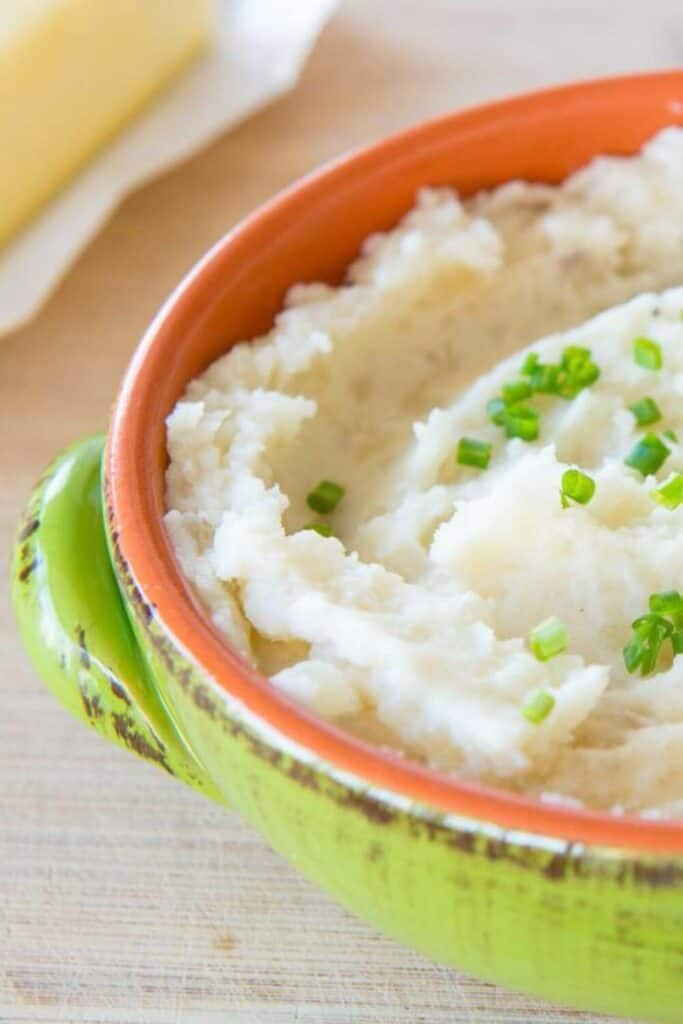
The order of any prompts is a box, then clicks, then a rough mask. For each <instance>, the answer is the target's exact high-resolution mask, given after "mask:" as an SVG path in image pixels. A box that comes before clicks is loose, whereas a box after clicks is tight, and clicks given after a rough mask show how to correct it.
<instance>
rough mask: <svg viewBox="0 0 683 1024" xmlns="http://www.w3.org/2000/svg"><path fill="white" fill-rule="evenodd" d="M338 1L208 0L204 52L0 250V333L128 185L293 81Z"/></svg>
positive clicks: (38, 297)
mask: <svg viewBox="0 0 683 1024" xmlns="http://www.w3.org/2000/svg"><path fill="white" fill-rule="evenodd" d="M337 3H338V0H218V31H217V38H216V41H215V43H214V45H213V47H212V49H211V51H210V52H209V53H208V54H207V55H206V56H205V57H203V58H202V59H201V60H200V61H199V62H198V63H197V64H195V65H194V66H193V67H192V68H191V69H190V70H188V71H187V72H186V73H185V74H184V75H183V76H182V78H180V79H179V80H178V82H177V83H176V84H175V85H174V86H173V87H172V88H171V89H170V90H169V91H168V92H166V93H164V94H163V96H162V97H160V99H159V100H158V101H157V102H156V103H155V105H154V106H152V107H150V108H149V109H148V110H147V111H146V112H145V113H144V114H143V115H142V116H141V117H139V118H138V119H137V120H136V121H135V122H134V123H132V124H131V125H130V127H128V128H127V129H126V130H125V131H124V132H123V133H122V134H121V135H120V136H118V138H117V139H116V140H115V141H114V142H113V143H112V144H111V145H110V146H108V147H107V148H106V149H105V150H103V151H102V152H101V153H100V154H99V155H98V156H97V157H96V158H95V159H94V160H93V161H92V162H91V163H90V164H89V165H88V166H87V167H86V168H85V169H84V170H83V171H82V172H81V173H80V174H79V175H78V177H76V178H75V179H74V180H73V181H72V182H71V183H70V185H69V186H68V187H67V188H66V189H65V190H63V191H62V192H61V193H60V194H59V195H58V196H57V197H56V198H55V199H54V200H52V201H51V202H50V203H49V205H47V206H46V207H45V208H44V209H43V210H42V211H41V212H40V213H39V215H38V216H37V217H36V218H35V219H34V220H33V221H32V222H30V223H29V225H28V226H27V227H26V228H25V229H24V231H23V232H22V233H21V234H20V235H18V236H17V238H16V239H14V240H11V241H10V242H9V243H8V244H7V245H6V246H5V247H4V248H1V249H0V334H4V333H7V332H9V331H10V330H13V329H14V328H16V327H19V326H20V325H21V324H23V323H25V322H26V321H27V320H28V319H29V318H30V317H31V316H32V315H33V314H34V313H35V312H36V311H37V310H38V309H39V308H40V306H41V304H42V303H43V302H44V301H45V299H46V298H47V297H48V295H49V294H50V292H51V291H52V290H53V289H54V288H55V287H56V285H57V284H58V282H59V281H60V279H61V278H62V277H63V276H64V274H65V273H66V271H67V270H68V268H69V266H70V265H71V264H72V263H73V261H74V260H75V258H76V256H77V255H78V253H79V252H80V251H81V249H83V247H84V246H85V245H86V244H87V243H88V241H89V240H90V239H91V238H92V237H93V235H95V234H96V232H97V230H98V228H99V227H100V226H101V225H102V224H103V223H104V221H106V219H107V218H108V217H109V215H110V214H111V212H112V210H113V209H114V208H115V207H116V205H117V204H118V203H119V202H120V201H121V200H122V199H123V197H124V196H125V195H126V194H127V193H128V192H130V191H131V190H132V189H133V188H135V187H136V186H138V185H141V184H142V183H143V182H145V181H147V180H148V179H150V178H152V177H154V175H157V174H159V173H160V172H161V171H163V170H164V169H166V168H169V167H172V166H173V165H174V164H177V163H179V162H181V161H182V160H184V159H185V158H186V157H188V156H189V155H190V154H191V153H193V152H195V151H196V150H197V149H199V148H200V147H201V146H202V145H204V144H205V143H207V142H208V141H209V140H211V139H212V138H215V137H216V136H217V135H219V134H221V133H222V132H224V131H226V130H227V129H228V128H230V127H232V126H234V125H236V124H237V123H238V122H239V121H241V120H242V119H243V118H245V117H246V116H247V115H248V114H251V113H253V112H254V111H255V110H258V109H259V108H260V107H263V106H265V105H266V104H267V103H268V102H269V101H271V100H273V99H274V98H275V97H276V96H280V95H282V94H283V93H284V92H286V91H287V90H288V89H290V88H291V87H292V86H293V85H294V83H295V82H296V80H297V78H298V75H299V72H300V70H301V68H302V66H303V64H304V62H305V60H306V57H307V56H308V54H309V52H310V50H311V48H312V47H313V45H314V43H315V40H316V38H317V36H318V34H319V32H320V30H321V28H322V26H323V25H324V23H325V21H326V20H327V18H328V17H329V16H330V14H331V13H332V10H333V9H334V8H335V7H336V6H337Z"/></svg>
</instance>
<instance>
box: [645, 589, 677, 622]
mask: <svg viewBox="0 0 683 1024" xmlns="http://www.w3.org/2000/svg"><path fill="white" fill-rule="evenodd" d="M649 605H650V611H651V612H654V613H655V614H657V615H666V616H667V617H668V618H670V619H671V621H672V622H673V624H674V626H683V597H681V595H680V594H679V592H678V591H677V590H663V591H661V593H659V594H650V601H649Z"/></svg>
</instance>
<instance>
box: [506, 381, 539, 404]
mask: <svg viewBox="0 0 683 1024" xmlns="http://www.w3.org/2000/svg"><path fill="white" fill-rule="evenodd" d="M531 394H532V391H531V384H530V383H529V381H528V380H524V379H523V378H521V377H518V378H517V379H516V380H511V381H509V382H508V383H507V384H503V387H502V395H503V401H504V402H506V403H507V404H508V405H513V404H514V403H515V402H521V401H522V399H524V398H529V397H530V396H531Z"/></svg>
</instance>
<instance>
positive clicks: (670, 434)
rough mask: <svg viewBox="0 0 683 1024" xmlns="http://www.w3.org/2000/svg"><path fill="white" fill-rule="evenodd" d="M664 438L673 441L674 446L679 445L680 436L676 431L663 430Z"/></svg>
mask: <svg viewBox="0 0 683 1024" xmlns="http://www.w3.org/2000/svg"><path fill="white" fill-rule="evenodd" d="M662 437H668V439H669V440H670V441H673V443H674V444H678V434H677V433H676V431H675V430H663V431H662Z"/></svg>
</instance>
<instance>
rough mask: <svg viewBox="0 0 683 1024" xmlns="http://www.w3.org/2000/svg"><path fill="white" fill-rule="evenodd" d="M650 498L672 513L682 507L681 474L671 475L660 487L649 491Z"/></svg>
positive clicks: (682, 487) (682, 479)
mask: <svg viewBox="0 0 683 1024" xmlns="http://www.w3.org/2000/svg"><path fill="white" fill-rule="evenodd" d="M650 497H651V498H652V499H653V501H656V502H657V504H658V505H663V506H664V508H668V509H671V510H672V511H673V510H674V509H677V508H678V507H679V506H680V505H683V473H673V474H672V475H671V476H670V477H669V479H668V480H667V481H666V482H665V483H663V484H662V485H661V487H656V488H655V489H654V491H650Z"/></svg>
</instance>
